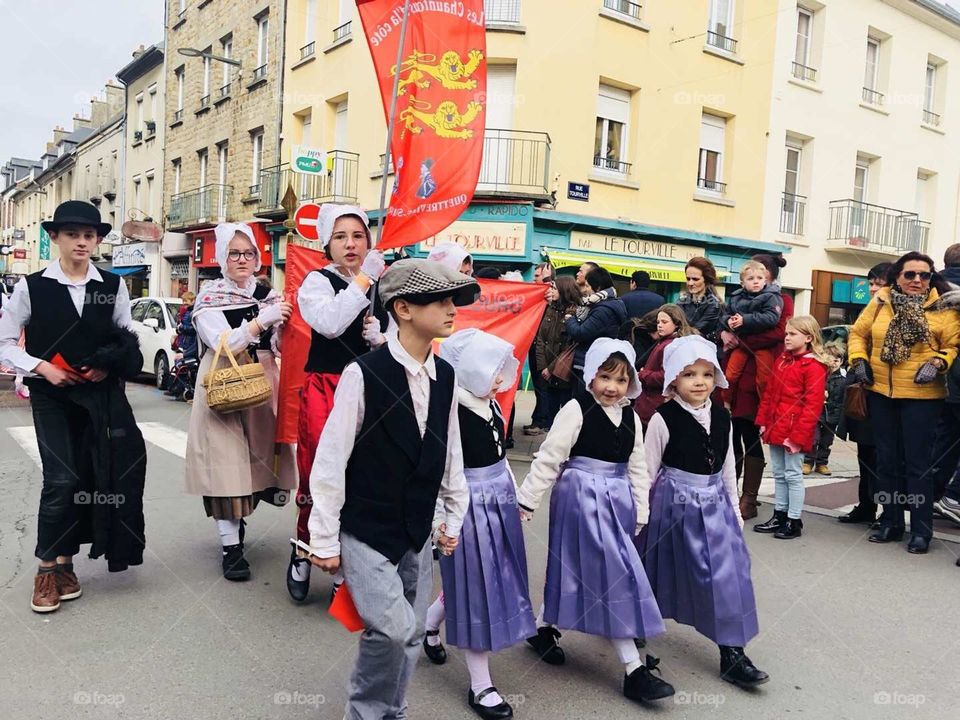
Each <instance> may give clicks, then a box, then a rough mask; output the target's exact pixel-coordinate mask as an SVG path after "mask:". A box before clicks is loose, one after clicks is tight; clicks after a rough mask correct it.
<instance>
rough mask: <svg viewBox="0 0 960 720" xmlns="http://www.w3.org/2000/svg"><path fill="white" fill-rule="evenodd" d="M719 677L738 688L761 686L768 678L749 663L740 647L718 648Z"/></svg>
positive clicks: (726, 646)
mask: <svg viewBox="0 0 960 720" xmlns="http://www.w3.org/2000/svg"><path fill="white" fill-rule="evenodd" d="M720 677H721V678H722V679H724V680H726V681H727V682H728V683H733V684H734V685H738V686H739V687H754V686H756V685H763V684H764V683H765V682H768V681H769V680H770V676H769V675H767V674H766V673H765V672H763V671H762V670H758V669H757V667H756V666H755V665H754V664H753V663H752V662H751V661H750V658H748V657H747V656H746V654H745V653H744V652H743V648H742V647H731V646H729V645H721V646H720Z"/></svg>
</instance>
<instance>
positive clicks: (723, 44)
mask: <svg viewBox="0 0 960 720" xmlns="http://www.w3.org/2000/svg"><path fill="white" fill-rule="evenodd" d="M707 45H709V46H710V47H715V48H717V49H718V50H723V51H724V52H728V53H734V54H736V52H737V41H736V40H734V39H733V38H731V37H727V36H726V35H721V34H720V33H715V32H713V31H712V30H708V31H707Z"/></svg>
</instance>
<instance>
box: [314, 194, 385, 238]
mask: <svg viewBox="0 0 960 720" xmlns="http://www.w3.org/2000/svg"><path fill="white" fill-rule="evenodd" d="M344 215H356V216H357V217H358V218H360V221H361V222H362V223H363V226H364V227H365V228H366V229H367V237H368V238H370V247H371V248H372V247H373V244H374V238H373V235H371V234H370V220H369V219H368V218H367V214H366V213H365V212H364V211H363V209H362V208H359V207H357V206H356V205H340V204H338V203H324V204H323V205H321V206H320V216H319V217H318V218H317V239H318V240H319V241H320V247H321V248H322V249H324V250H326V248H327V245H329V244H330V237H331V236H332V235H333V226H334V225H336V224H337V220H339V219H340V218H342V217H343V216H344Z"/></svg>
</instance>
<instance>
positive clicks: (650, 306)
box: [620, 289, 666, 319]
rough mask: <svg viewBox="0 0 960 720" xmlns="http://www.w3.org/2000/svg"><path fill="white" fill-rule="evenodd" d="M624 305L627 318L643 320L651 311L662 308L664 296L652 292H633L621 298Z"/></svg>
mask: <svg viewBox="0 0 960 720" xmlns="http://www.w3.org/2000/svg"><path fill="white" fill-rule="evenodd" d="M620 299H621V300H623V304H624V305H625V306H626V308H627V317H631V318H638V319H639V318H642V317H643V316H644V315H646V314H647V313H648V312H650V311H651V310H656V309H658V308H659V307H661V306H662V305H663V304H664V302H666V301H665V300H664V299H663V296H661V295H657V294H656V293H655V292H653V291H652V290H645V289H644V290H631V291H630V292H628V293H627V294H625V295H622V296H620Z"/></svg>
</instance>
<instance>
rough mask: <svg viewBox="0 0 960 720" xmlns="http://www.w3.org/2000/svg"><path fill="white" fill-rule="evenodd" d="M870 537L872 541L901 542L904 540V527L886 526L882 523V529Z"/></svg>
mask: <svg viewBox="0 0 960 720" xmlns="http://www.w3.org/2000/svg"><path fill="white" fill-rule="evenodd" d="M869 539H870V542H872V543H891V542H900V541H901V540H903V528H902V527H901V528H895V527H884V526H883V525H881V526H880V529H879V530H877V531H876V532H875V533H873V534H872V535H871V536H870V538H869Z"/></svg>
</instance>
